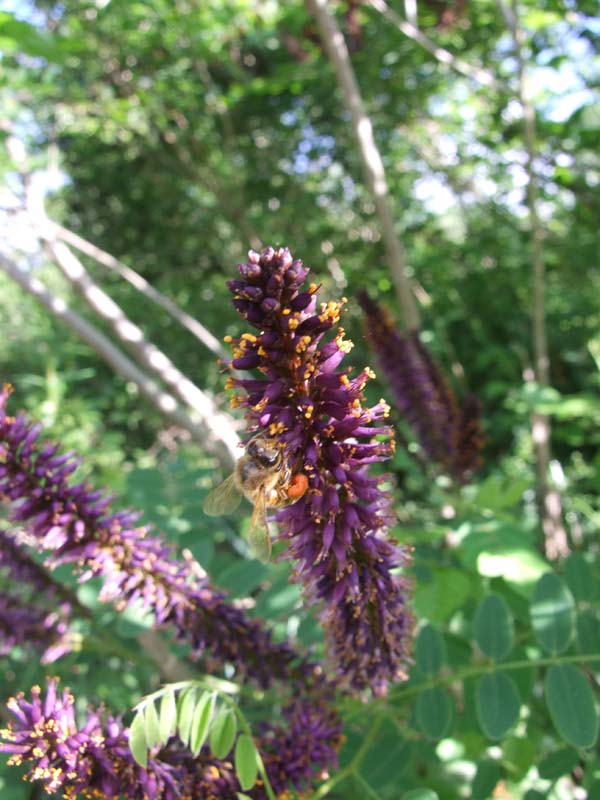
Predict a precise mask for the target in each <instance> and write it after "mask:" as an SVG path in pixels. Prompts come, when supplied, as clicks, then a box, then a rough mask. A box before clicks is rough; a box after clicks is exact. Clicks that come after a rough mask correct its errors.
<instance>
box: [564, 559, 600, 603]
mask: <svg viewBox="0 0 600 800" xmlns="http://www.w3.org/2000/svg"><path fill="white" fill-rule="evenodd" d="M565 580H566V581H567V585H568V587H569V589H570V590H571V594H572V595H573V597H574V598H575V600H576V601H577V602H578V603H582V602H583V603H586V602H587V603H591V602H593V601H594V600H595V598H596V581H595V580H594V576H593V575H592V570H591V569H590V565H589V564H588V563H587V561H586V560H585V558H584V557H583V556H582V555H581V554H580V553H572V554H571V555H570V556H569V557H568V558H567V560H566V561H565Z"/></svg>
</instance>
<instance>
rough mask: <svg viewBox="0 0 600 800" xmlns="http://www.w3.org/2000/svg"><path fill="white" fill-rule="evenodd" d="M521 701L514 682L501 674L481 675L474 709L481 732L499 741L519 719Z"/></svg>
mask: <svg viewBox="0 0 600 800" xmlns="http://www.w3.org/2000/svg"><path fill="white" fill-rule="evenodd" d="M520 708H521V699H520V697H519V693H518V691H517V687H516V686H515V683H514V681H513V680H512V679H511V678H510V677H509V676H508V675H505V674H504V673H502V672H491V673H489V674H488V675H483V676H482V677H481V678H480V679H479V681H478V683H477V694H476V709H477V719H478V720H479V724H480V725H481V730H482V731H483V732H484V733H485V735H486V736H487V737H488V738H489V739H501V738H502V737H503V736H505V735H506V734H507V733H508V731H509V730H510V729H511V728H512V727H513V725H515V724H516V722H517V720H518V719H519V710H520Z"/></svg>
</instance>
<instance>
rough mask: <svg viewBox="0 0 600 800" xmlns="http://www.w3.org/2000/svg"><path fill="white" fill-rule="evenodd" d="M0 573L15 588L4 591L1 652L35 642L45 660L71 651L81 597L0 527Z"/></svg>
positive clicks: (0, 610) (0, 613) (0, 606)
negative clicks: (75, 608) (73, 618)
mask: <svg viewBox="0 0 600 800" xmlns="http://www.w3.org/2000/svg"><path fill="white" fill-rule="evenodd" d="M0 575H4V576H5V579H6V580H7V581H8V583H9V585H10V587H11V591H10V592H0V652H2V653H3V654H6V653H9V652H10V650H11V648H12V646H14V645H17V644H19V645H21V646H29V647H31V646H34V647H35V648H36V649H38V650H41V651H42V657H41V661H42V664H50V663H52V662H53V661H56V660H57V659H58V658H60V657H61V656H63V655H65V653H68V652H70V651H71V649H72V647H73V642H74V638H73V636H72V634H71V632H70V629H69V623H70V619H71V616H72V612H73V606H74V605H77V601H76V599H74V598H71V597H70V596H69V592H68V590H66V589H64V587H62V586H60V585H59V584H57V583H55V582H54V581H53V580H52V578H51V576H50V575H49V574H48V573H47V572H46V570H45V569H44V568H43V567H41V566H40V565H39V564H37V563H36V562H35V561H33V559H31V558H30V557H29V556H28V555H27V553H25V551H24V550H23V549H22V548H21V547H20V546H19V545H18V544H17V543H16V542H15V540H14V539H13V537H11V536H9V535H8V534H7V533H6V532H5V531H3V530H1V529H0Z"/></svg>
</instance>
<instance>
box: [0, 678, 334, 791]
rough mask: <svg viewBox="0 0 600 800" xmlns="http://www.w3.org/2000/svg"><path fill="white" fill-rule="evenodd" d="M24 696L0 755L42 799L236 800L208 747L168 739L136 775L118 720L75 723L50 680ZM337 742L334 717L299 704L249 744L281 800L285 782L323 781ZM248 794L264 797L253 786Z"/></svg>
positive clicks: (66, 696) (223, 765)
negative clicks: (36, 784)
mask: <svg viewBox="0 0 600 800" xmlns="http://www.w3.org/2000/svg"><path fill="white" fill-rule="evenodd" d="M31 697H32V699H31V702H30V701H28V700H26V699H25V697H24V695H23V694H22V693H21V694H19V695H18V696H17V697H16V698H13V699H12V700H10V701H9V703H8V707H9V710H10V712H11V714H12V716H13V719H12V721H11V722H10V723H9V724H8V726H7V728H5V729H4V730H2V731H0V738H1V739H2V740H3V741H2V742H1V743H0V752H4V753H8V754H9V755H10V758H9V762H8V763H9V764H10V765H15V764H16V765H19V764H25V765H27V766H28V767H29V772H28V779H29V780H30V781H41V782H42V784H43V787H44V789H45V790H46V792H48V793H49V794H53V793H57V794H58V793H60V796H61V797H63V798H65V800H75V798H76V797H86V798H103V800H120V799H121V798H123V799H125V798H127V799H129V798H131V799H132V800H196V798H210V799H211V800H237V796H238V795H237V793H238V792H240V791H241V787H240V785H239V782H238V780H237V777H236V774H235V771H234V768H233V764H232V762H231V761H230V760H229V759H223V760H219V759H217V758H215V757H214V756H212V755H211V754H210V752H209V749H208V747H205V748H203V749H202V751H201V752H200V754H199V756H198V757H197V758H193V757H192V756H191V755H190V753H189V752H188V751H186V750H184V749H183V747H182V746H181V744H180V743H179V742H178V740H177V739H176V738H173V739H171V741H170V742H169V744H168V745H167V747H165V748H163V749H162V750H160V751H157V749H156V748H154V749H153V750H152V751H151V752H150V757H149V759H148V766H147V769H143V768H142V767H140V766H139V765H138V764H136V763H135V761H134V760H133V758H132V756H131V753H130V751H129V744H128V735H129V732H128V730H127V729H125V728H124V727H123V725H122V723H121V721H120V720H119V719H115V718H113V717H108V718H105V715H104V714H103V713H102V711H101V710H93V709H90V710H88V712H87V716H86V719H85V722H84V723H83V724H82V725H78V724H77V721H76V719H75V714H74V698H73V696H72V695H71V694H70V692H69V691H68V690H67V689H65V690H63V691H62V692H59V690H58V682H57V681H56V680H55V679H52V680H49V681H48V684H47V688H46V693H45V696H44V697H42V692H41V689H40V687H39V686H34V687H33V689H32V690H31ZM313 702H314V701H313ZM340 739H341V736H340V725H339V720H338V719H337V717H336V716H335V714H334V712H332V711H331V710H324V709H323V708H322V707H320V706H319V705H317V704H313V705H311V703H310V702H304V701H301V700H296V701H295V702H294V703H293V705H291V706H290V707H289V708H288V709H286V711H285V712H284V722H283V724H279V725H273V726H271V727H265V729H264V732H263V735H262V736H261V737H260V738H259V739H257V742H256V743H257V746H258V748H259V750H260V751H261V752H262V753H263V754H264V761H265V766H266V769H267V773H268V775H269V779H270V780H271V782H272V786H273V788H274V789H275V791H276V793H277V795H278V796H280V797H282V798H283V797H285V796H287V790H288V788H289V786H290V784H292V785H294V786H295V787H297V788H298V789H299V790H302V789H306V788H307V787H309V786H310V784H311V781H314V780H315V778H317V777H322V776H324V775H325V774H326V773H325V770H326V768H327V767H330V768H331V767H334V766H335V765H336V761H337V749H338V747H339V744H340ZM251 795H252V797H253V798H254V800H265V798H266V797H267V795H266V791H265V789H264V787H263V786H262V784H261V783H260V782H259V783H257V785H256V787H255V788H254V789H252V790H251Z"/></svg>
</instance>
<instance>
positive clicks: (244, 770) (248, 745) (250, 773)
mask: <svg viewBox="0 0 600 800" xmlns="http://www.w3.org/2000/svg"><path fill="white" fill-rule="evenodd" d="M258 758H259V755H258V752H257V750H256V747H255V745H254V742H253V741H252V738H251V737H250V736H248V735H247V734H245V733H242V735H241V736H240V737H239V738H238V740H237V742H236V745H235V754H234V759H233V760H234V763H235V771H236V774H237V776H238V780H239V782H240V786H241V787H242V789H243V790H244V791H247V790H248V789H251V788H252V787H253V786H254V784H255V783H256V776H257V774H258Z"/></svg>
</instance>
